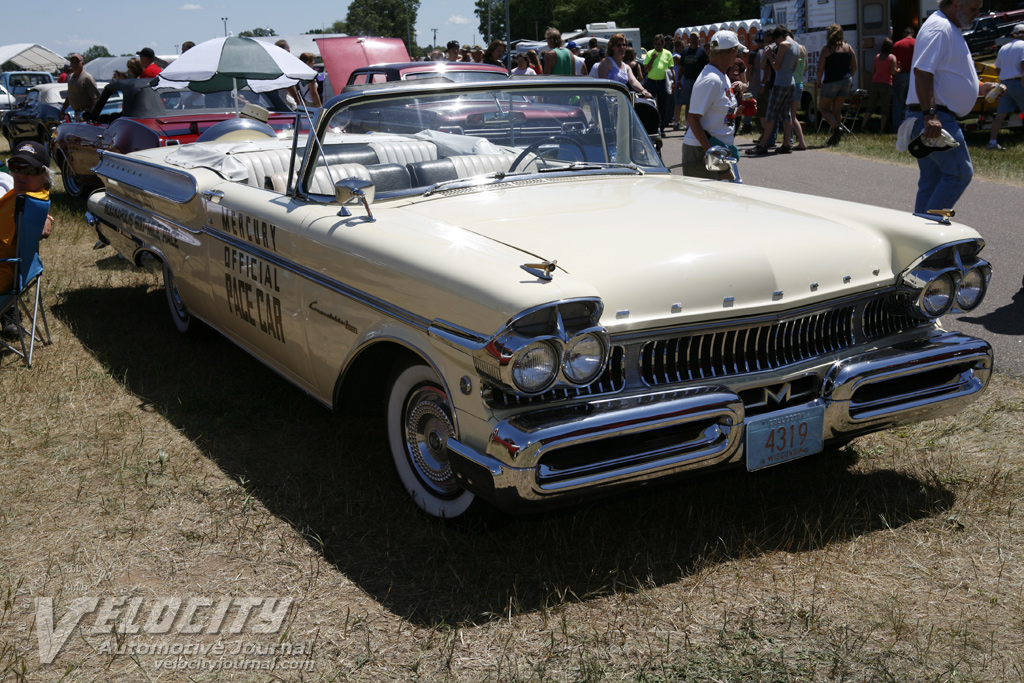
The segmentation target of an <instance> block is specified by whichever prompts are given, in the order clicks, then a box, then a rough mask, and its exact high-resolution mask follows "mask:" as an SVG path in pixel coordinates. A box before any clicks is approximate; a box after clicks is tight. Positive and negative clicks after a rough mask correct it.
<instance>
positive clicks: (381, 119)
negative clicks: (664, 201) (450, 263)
mask: <svg viewBox="0 0 1024 683" xmlns="http://www.w3.org/2000/svg"><path fill="white" fill-rule="evenodd" d="M580 80H581V81H582V80H583V79H580ZM586 80H587V82H586V84H582V83H581V85H580V86H579V87H572V86H569V87H566V86H565V82H564V81H562V82H561V83H559V84H558V85H554V84H552V86H551V87H550V88H546V87H536V86H534V87H517V86H522V85H523V84H522V83H513V82H512V81H507V80H505V81H502V84H501V85H500V86H492V85H489V84H487V85H484V84H479V83H478V84H474V85H470V84H467V85H465V86H463V87H453V86H448V87H445V86H439V87H437V88H432V89H429V90H425V89H424V90H417V91H416V92H414V93H406V94H400V93H395V92H387V91H385V90H384V89H382V90H381V91H380V93H372V94H371V93H368V94H363V95H359V96H355V95H354V96H350V97H348V98H345V99H344V100H342V101H339V102H338V103H336V104H335V105H334V106H333V107H332V108H331V109H330V110H329V111H327V112H325V116H324V117H323V118H322V119H321V122H320V124H319V125H318V130H319V135H318V137H319V141H318V143H317V148H316V149H315V152H316V157H315V158H316V160H317V161H316V165H315V166H314V167H310V168H306V169H305V173H304V174H303V178H304V180H303V183H304V185H303V187H304V188H305V190H306V191H307V192H308V193H309V194H318V195H319V194H324V195H330V196H333V194H334V189H333V188H334V183H335V182H337V181H338V180H341V179H343V178H351V177H359V178H363V179H368V180H371V181H373V182H374V185H375V186H376V191H377V193H378V194H381V193H389V192H393V193H397V194H403V193H408V192H416V191H418V192H426V191H433V190H436V189H437V187H438V186H440V185H446V186H447V185H456V184H458V183H459V181H468V180H471V179H478V180H480V179H484V180H485V179H490V180H492V181H495V182H497V181H502V180H514V179H518V178H520V177H522V176H524V175H528V174H540V173H543V174H558V173H571V174H579V173H582V172H587V171H599V172H600V171H604V170H606V169H616V170H617V171H618V172H623V170H628V172H630V173H639V172H649V171H661V172H664V171H666V169H665V167H664V165H663V164H662V162H661V159H660V158H659V157H658V154H657V152H656V151H655V149H654V146H653V145H652V143H651V140H650V138H649V137H648V134H647V131H645V130H644V127H643V126H642V125H641V123H640V121H639V119H638V118H637V116H636V114H635V113H634V112H633V108H632V103H631V102H630V100H629V98H628V97H627V96H626V94H625V93H624V92H623V91H622V90H621V89H619V88H617V87H611V86H610V84H606V83H607V82H599V81H596V80H591V79H586Z"/></svg>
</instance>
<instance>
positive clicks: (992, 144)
mask: <svg viewBox="0 0 1024 683" xmlns="http://www.w3.org/2000/svg"><path fill="white" fill-rule="evenodd" d="M985 149H995V150H998V151H1000V152H1005V151H1006V148H1005V147H1003V146H1002V145H1000V144H999V142H998V141H997V140H989V143H988V147H986V148H985Z"/></svg>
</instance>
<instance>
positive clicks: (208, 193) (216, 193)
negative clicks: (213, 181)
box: [203, 190, 224, 202]
mask: <svg viewBox="0 0 1024 683" xmlns="http://www.w3.org/2000/svg"><path fill="white" fill-rule="evenodd" d="M223 198H224V193H223V192H221V191H220V190H203V199H205V200H206V201H208V202H210V201H213V200H215V199H216V200H217V201H220V200H221V199H223Z"/></svg>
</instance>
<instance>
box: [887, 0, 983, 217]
mask: <svg viewBox="0 0 1024 683" xmlns="http://www.w3.org/2000/svg"><path fill="white" fill-rule="evenodd" d="M981 2H982V0H940V2H939V9H938V11H937V12H934V13H933V14H932V15H931V16H929V17H928V19H927V20H926V21H925V22H924V24H923V25H922V26H921V30H920V31H919V32H918V34H917V41H916V43H915V44H914V63H913V69H912V71H913V76H912V78H911V79H910V94H909V95H908V96H907V109H908V110H909V112H910V113H909V117H910V118H912V119H914V129H913V133H912V135H911V137H912V138H916V137H917V136H918V135H921V136H922V137H923V138H925V139H928V138H937V137H940V136H941V134H942V131H943V129H945V130H946V132H947V133H949V134H950V135H952V136H953V139H954V140H956V141H957V142H959V143H960V145H959V146H958V147H954V148H953V149H947V150H943V151H938V152H933V153H932V154H929V155H927V156H925V157H922V158H920V159H918V160H917V166H918V169H919V170H920V172H921V176H920V179H919V180H918V183H917V198H916V200H915V201H914V213H926V212H928V211H929V210H936V209H951V208H953V205H954V204H956V201H957V200H958V199H959V198H960V196H961V195H962V194H963V193H964V190H966V189H967V186H968V185H969V184H970V182H971V178H972V177H973V176H974V166H973V165H972V164H971V154H970V152H969V151H968V150H967V143H966V141H965V140H964V134H963V131H961V130H960V126H959V125H957V122H956V119H957V117H958V116H966V115H967V114H968V113H969V112H970V111H971V109H972V108H973V107H974V103H975V102H976V101H977V99H978V97H979V95H985V94H986V93H987V92H988V91H989V90H991V89H992V88H994V87H996V84H995V83H979V81H978V74H977V72H976V71H975V69H974V60H973V59H972V58H971V51H970V50H969V49H968V48H967V41H965V40H964V36H963V34H962V33H961V32H960V29H962V28H967V27H969V26H970V25H971V23H972V22H973V21H974V19H975V17H977V16H978V13H979V12H980V11H981Z"/></svg>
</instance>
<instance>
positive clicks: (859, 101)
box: [843, 88, 868, 140]
mask: <svg viewBox="0 0 1024 683" xmlns="http://www.w3.org/2000/svg"><path fill="white" fill-rule="evenodd" d="M867 99H868V91H867V90H865V89H864V88H858V89H857V90H854V91H853V94H851V95H850V97H849V99H847V100H846V102H844V103H843V125H844V126H846V129H847V130H848V131H851V132H850V135H853V132H852V131H853V127H854V126H855V125H857V122H858V121H860V112H861V109H863V108H864V103H865V102H866V101H867ZM861 132H863V131H861ZM853 139H854V140H856V139H857V136H856V135H853Z"/></svg>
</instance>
